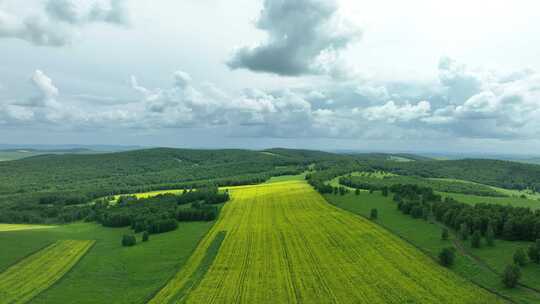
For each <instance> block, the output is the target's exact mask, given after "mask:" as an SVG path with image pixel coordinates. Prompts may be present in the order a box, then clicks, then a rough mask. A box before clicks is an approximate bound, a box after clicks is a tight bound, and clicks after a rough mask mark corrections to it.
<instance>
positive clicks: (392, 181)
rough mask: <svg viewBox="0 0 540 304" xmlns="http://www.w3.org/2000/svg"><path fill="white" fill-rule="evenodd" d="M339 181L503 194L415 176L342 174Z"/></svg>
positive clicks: (378, 187) (376, 187)
mask: <svg viewBox="0 0 540 304" xmlns="http://www.w3.org/2000/svg"><path fill="white" fill-rule="evenodd" d="M339 183H340V184H342V185H345V186H348V187H352V188H360V189H374V190H383V189H384V187H392V186H394V185H399V184H402V185H403V184H410V185H418V186H419V187H429V188H433V189H434V190H436V191H441V192H451V193H463V194H472V195H481V196H496V197H502V196H504V194H501V193H500V192H498V191H496V190H493V189H492V188H490V187H489V186H486V185H481V184H475V183H469V182H463V181H452V180H436V179H427V178H422V177H417V176H401V175H395V176H384V177H383V178H379V177H370V176H358V175H356V176H344V177H341V178H340V179H339Z"/></svg>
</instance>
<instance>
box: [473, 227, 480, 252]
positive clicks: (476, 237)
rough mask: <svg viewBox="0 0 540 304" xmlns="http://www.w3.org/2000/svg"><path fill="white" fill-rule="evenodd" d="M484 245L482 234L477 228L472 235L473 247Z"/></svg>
mask: <svg viewBox="0 0 540 304" xmlns="http://www.w3.org/2000/svg"><path fill="white" fill-rule="evenodd" d="M481 245H482V234H481V233H480V231H478V230H476V231H475V232H474V233H473V234H472V236H471V247H472V248H480V246H481Z"/></svg>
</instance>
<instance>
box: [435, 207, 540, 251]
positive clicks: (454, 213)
mask: <svg viewBox="0 0 540 304" xmlns="http://www.w3.org/2000/svg"><path fill="white" fill-rule="evenodd" d="M432 210H433V213H434V215H435V218H436V219H437V220H438V221H441V222H443V223H444V224H446V225H447V226H449V227H452V228H454V229H459V230H460V232H463V231H462V230H461V229H462V225H463V224H465V225H467V228H468V229H467V231H468V233H470V231H471V230H480V232H481V233H483V234H486V235H487V233H486V232H487V228H488V225H491V226H492V229H493V234H494V236H495V237H500V238H504V239H506V240H509V241H514V240H516V241H517V240H520V241H533V240H535V239H537V238H538V237H540V211H531V210H530V209H528V208H521V207H512V206H501V205H496V204H476V205H474V206H471V205H467V204H464V203H460V202H458V201H456V200H454V199H452V198H446V199H445V200H444V202H440V201H435V202H434V203H433V204H432ZM461 236H462V239H463V237H464V235H461Z"/></svg>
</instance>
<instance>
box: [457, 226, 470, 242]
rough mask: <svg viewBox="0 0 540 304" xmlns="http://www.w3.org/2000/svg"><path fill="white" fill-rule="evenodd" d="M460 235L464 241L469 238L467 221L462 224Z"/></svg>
mask: <svg viewBox="0 0 540 304" xmlns="http://www.w3.org/2000/svg"><path fill="white" fill-rule="evenodd" d="M459 236H460V237H461V239H462V240H463V241H466V240H467V239H469V226H468V225H467V223H462V224H461V226H460V228H459Z"/></svg>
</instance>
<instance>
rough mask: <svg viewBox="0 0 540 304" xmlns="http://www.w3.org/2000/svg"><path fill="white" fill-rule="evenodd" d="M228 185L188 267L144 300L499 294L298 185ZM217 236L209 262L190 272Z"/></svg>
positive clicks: (376, 299)
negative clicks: (224, 202) (223, 203)
mask: <svg viewBox="0 0 540 304" xmlns="http://www.w3.org/2000/svg"><path fill="white" fill-rule="evenodd" d="M231 192H232V197H233V200H232V201H231V202H230V203H228V204H227V205H226V206H225V207H224V209H223V211H222V213H221V216H220V218H219V220H218V221H217V223H216V224H215V225H214V227H213V228H212V229H211V231H210V233H209V234H208V235H207V236H206V237H205V238H204V239H203V241H202V242H201V243H200V245H199V246H198V248H197V249H196V251H195V252H194V253H193V255H192V257H191V258H190V260H189V261H188V263H187V267H185V268H183V269H182V270H181V271H180V272H178V274H177V275H176V276H175V277H174V278H173V279H172V280H171V281H170V282H169V283H168V284H167V285H166V286H165V287H164V288H163V289H162V290H161V291H160V292H159V293H158V294H157V295H156V296H155V297H154V298H153V299H152V301H150V303H164V302H169V301H172V302H175V301H186V302H187V303H231V302H243V303H266V302H271V303H283V302H306V303H314V302H317V303H321V302H341V303H358V302H363V303H368V302H369V303H404V302H416V303H456V302H459V303H496V302H497V301H498V300H497V299H496V298H495V297H494V296H493V295H490V294H488V293H487V292H485V291H483V290H482V289H479V288H478V287H476V286H474V285H473V284H471V283H469V282H468V281H466V280H464V279H462V278H460V277H459V276H457V275H455V274H453V273H452V272H450V271H448V270H446V269H444V268H442V267H440V266H438V265H437V264H436V263H435V262H434V261H433V260H432V259H430V258H429V257H427V256H425V255H424V254H422V253H421V252H419V251H417V250H416V249H415V248H413V247H412V246H410V245H408V244H407V243H405V242H403V241H402V240H400V239H399V238H397V237H395V236H393V235H391V234H390V233H388V232H387V231H385V230H384V229H381V228H378V227H377V226H376V225H374V224H372V223H371V222H369V221H367V220H364V219H363V218H360V217H357V216H354V215H351V214H349V213H347V212H345V211H342V210H340V209H337V208H335V207H332V206H331V205H329V204H327V203H326V202H325V201H324V199H323V198H322V197H321V196H320V195H319V194H317V193H316V192H314V191H313V190H312V189H311V188H310V187H309V186H308V185H307V184H306V183H305V182H302V181H290V182H277V183H272V184H268V185H261V186H244V187H235V188H231ZM223 233H224V234H225V236H224V240H223V241H222V243H221V246H220V248H219V251H218V252H217V255H216V256H215V257H213V260H214V261H213V263H212V264H211V266H210V267H209V268H208V270H207V271H206V273H205V275H204V276H203V277H202V278H199V279H193V278H194V277H197V275H196V274H197V272H198V270H200V265H201V264H202V263H203V261H204V260H205V258H206V257H207V256H208V254H209V252H208V251H209V250H208V249H209V248H211V247H212V245H213V244H215V242H214V240H215V239H216V237H218V236H220V235H221V236H223ZM211 251H212V250H210V252H211ZM214 251H215V249H214ZM186 290H187V291H189V292H186Z"/></svg>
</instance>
